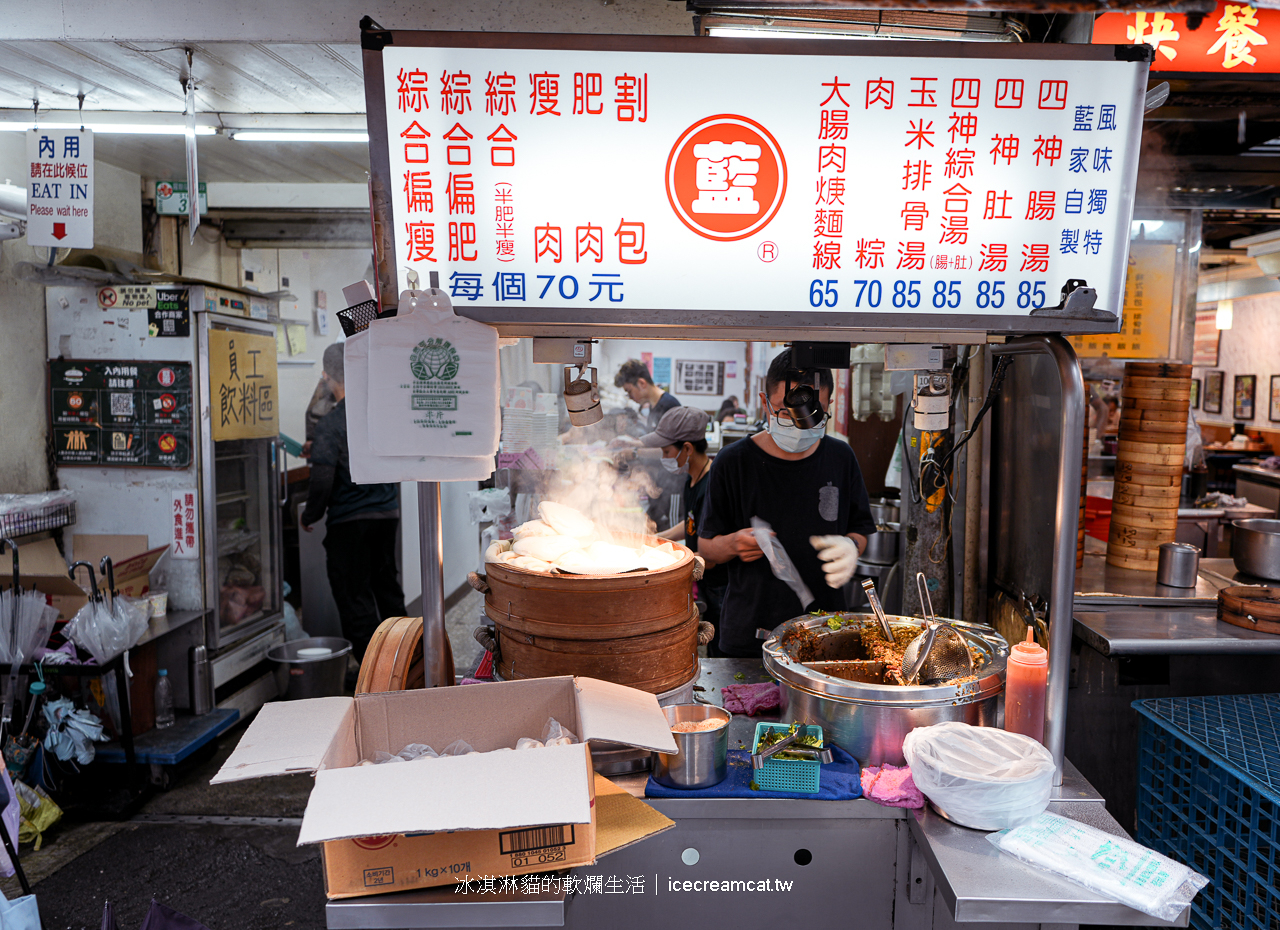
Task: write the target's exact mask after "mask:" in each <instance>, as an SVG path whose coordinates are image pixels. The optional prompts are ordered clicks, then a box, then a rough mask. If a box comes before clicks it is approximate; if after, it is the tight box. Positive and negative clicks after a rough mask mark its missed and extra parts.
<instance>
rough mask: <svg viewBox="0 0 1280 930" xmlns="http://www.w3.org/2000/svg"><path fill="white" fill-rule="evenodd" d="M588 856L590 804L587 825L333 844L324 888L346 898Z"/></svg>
mask: <svg viewBox="0 0 1280 930" xmlns="http://www.w3.org/2000/svg"><path fill="white" fill-rule="evenodd" d="M595 858H596V856H595V809H594V807H593V808H592V822H591V823H588V824H572V823H566V824H553V825H547V826H541V827H529V828H525V829H520V830H467V831H462V832H458V833H419V834H412V835H409V836H403V835H400V836H366V837H361V838H359V839H352V840H334V841H332V842H328V843H325V844H324V872H325V888H326V893H327V894H328V896H329V897H330V898H350V897H356V896H359V895H368V894H383V893H385V892H389V891H405V890H408V889H412V888H432V887H438V886H440V885H455V884H460V883H462V882H465V881H467V880H468V879H472V878H476V877H478V876H481V875H529V874H532V873H534V872H546V871H548V870H549V869H567V868H572V867H574V866H579V865H590V864H591V863H592V862H594V861H595Z"/></svg>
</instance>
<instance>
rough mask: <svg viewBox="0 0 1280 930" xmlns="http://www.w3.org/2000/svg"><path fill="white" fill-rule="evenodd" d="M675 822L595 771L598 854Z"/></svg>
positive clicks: (659, 831) (643, 837)
mask: <svg viewBox="0 0 1280 930" xmlns="http://www.w3.org/2000/svg"><path fill="white" fill-rule="evenodd" d="M675 825H676V822H675V821H674V820H672V819H671V818H670V817H667V816H666V815H665V814H662V813H660V812H659V811H656V810H654V809H653V808H652V807H650V806H649V805H648V804H646V803H644V801H641V800H639V799H638V798H635V797H632V796H631V794H630V793H629V792H627V791H626V790H625V789H623V788H619V787H618V786H617V785H615V784H614V783H613V782H611V781H609V779H607V778H605V777H604V776H603V775H596V858H597V859H599V858H600V857H601V856H607V855H608V854H609V853H611V852H617V851H618V850H619V849H626V848H627V847H628V846H633V845H635V844H636V843H638V842H640V841H641V840H646V839H648V838H649V837H651V836H657V835H658V834H659V833H665V832H666V831H667V830H670V829H671V828H672V827H674V826H675Z"/></svg>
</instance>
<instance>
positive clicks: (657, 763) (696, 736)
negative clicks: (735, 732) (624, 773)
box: [653, 704, 733, 790]
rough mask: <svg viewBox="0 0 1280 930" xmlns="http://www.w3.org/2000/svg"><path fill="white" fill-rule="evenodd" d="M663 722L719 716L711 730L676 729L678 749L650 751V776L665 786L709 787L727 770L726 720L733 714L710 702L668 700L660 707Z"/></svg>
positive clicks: (727, 728) (727, 721)
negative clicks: (716, 723)
mask: <svg viewBox="0 0 1280 930" xmlns="http://www.w3.org/2000/svg"><path fill="white" fill-rule="evenodd" d="M662 712H663V713H664V714H666V716H667V723H669V724H671V725H672V726H675V725H676V724H677V723H685V722H687V721H698V720H721V721H723V724H722V725H721V726H718V727H716V728H715V729H714V730H701V731H698V732H694V733H676V732H673V733H672V734H671V735H672V736H673V737H675V740H676V746H677V747H678V748H679V750H680V751H679V752H678V753H667V752H655V753H654V754H653V780H654V781H656V782H657V783H658V784H660V785H666V786H667V787H668V788H684V789H689V790H692V789H694V788H710V787H711V786H712V785H718V784H720V782H722V781H724V779H725V776H726V775H728V774H729V721H730V720H732V719H733V714H731V713H729V712H728V711H727V710H725V709H724V708H723V707H713V706H712V705H710V704H669V705H668V706H666V707H664V708H662Z"/></svg>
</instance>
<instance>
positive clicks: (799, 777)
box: [751, 722, 822, 794]
mask: <svg viewBox="0 0 1280 930" xmlns="http://www.w3.org/2000/svg"><path fill="white" fill-rule="evenodd" d="M774 730H776V731H781V732H782V733H787V732H789V731H790V730H791V724H789V723H763V722H762V723H757V724H756V735H755V737H754V738H753V739H752V741H751V749H752V751H753V752H754V751H755V748H756V747H757V746H759V745H760V737H762V736H764V735H765V734H766V733H768V732H770V731H774ZM800 735H801V736H816V737H817V738H818V745H819V746H821V745H822V727H820V726H816V725H814V724H805V725H802V726H801V727H800ZM782 751H783V752H784V753H785V752H786V750H785V749H783V750H782ZM821 775H822V763H821V762H811V761H809V760H808V759H776V758H769V759H766V760H765V763H764V765H762V766H761V767H760V768H758V769H756V770H755V772H754V773H752V776H751V780H752V782H754V783H755V786H756V787H757V788H759V789H760V790H761V791H793V792H795V793H797V794H817V793H818V782H819V780H820V778H821Z"/></svg>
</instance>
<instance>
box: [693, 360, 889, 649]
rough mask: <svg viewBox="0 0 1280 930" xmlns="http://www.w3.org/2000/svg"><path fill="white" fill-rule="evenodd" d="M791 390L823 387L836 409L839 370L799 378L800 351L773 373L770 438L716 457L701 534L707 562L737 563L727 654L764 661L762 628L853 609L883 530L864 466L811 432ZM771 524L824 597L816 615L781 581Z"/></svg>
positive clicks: (726, 625)
mask: <svg viewBox="0 0 1280 930" xmlns="http://www.w3.org/2000/svg"><path fill="white" fill-rule="evenodd" d="M788 375H789V376H790V382H791V384H793V385H794V384H796V383H801V382H802V383H807V384H812V383H813V380H814V377H815V375H816V376H817V381H818V400H819V402H820V403H821V405H822V409H823V410H829V409H830V404H831V391H832V385H833V381H832V377H831V371H830V370H829V369H825V368H822V369H817V370H816V371H804V372H799V373H797V372H796V370H795V368H794V366H793V364H792V361H791V350H790V349H785V350H784V351H783V352H782V353H781V354H780V355H778V357H777V358H775V359H774V360H773V363H772V364H771V365H770V366H769V371H768V374H767V375H766V376H765V391H764V393H763V394H761V395H760V400H761V403H762V404H763V405H764V408H765V413H766V421H765V422H766V424H767V426H766V429H765V431H764V432H761V433H757V434H756V435H754V436H752V437H751V438H750V439H747V440H745V441H742V442H736V443H733V444H732V445H730V446H728V447H727V448H725V449H724V450H723V451H722V452H721V453H720V454H719V455H717V456H716V458H715V462H714V464H713V465H712V466H711V472H710V475H709V480H708V486H707V492H706V493H707V502H706V505H705V508H704V510H703V513H702V519H701V521H700V525H699V527H698V535H699V536H700V537H701V538H700V539H699V540H698V551H699V553H700V554H701V555H702V556H703V558H705V559H707V560H708V561H712V562H717V563H727V564H726V568H727V570H728V576H729V587H728V591H727V592H726V594H725V599H724V605H723V609H722V614H721V622H720V650H721V652H722V653H723V654H724V655H727V656H734V657H742V658H754V657H756V656H759V655H760V645H761V644H760V641H759V640H757V639H756V635H755V633H756V628H757V627H764V628H766V629H773V628H774V627H776V626H777V625H778V624H780V623H782V622H783V621H785V620H789V619H791V618H792V617H795V616H798V615H799V614H801V613H802V612H804V611H805V610H817V609H823V610H843V609H845V607H846V606H847V605H846V604H845V601H844V592H843V590H842V589H843V587H844V585H845V584H846V583H847V582H848V581H849V579H850V578H852V577H853V572H854V569H855V568H857V565H858V556H859V555H860V554H861V552H862V551H863V550H864V549H866V546H867V537H868V536H870V535H871V534H872V533H874V532H875V530H876V524H875V520H874V519H873V518H872V516H871V507H870V504H869V503H868V500H867V488H866V484H865V483H864V482H863V480H862V472H861V470H860V469H859V468H858V460H857V457H856V456H855V455H854V454H853V450H852V449H850V448H849V446H848V444H847V443H843V442H840V441H839V440H836V439H832V438H831V437H829V436H826V435H825V433H826V427H825V423H823V424H820V425H818V426H815V427H811V428H808V429H802V428H800V427H798V426H796V424H795V423H794V422H793V420H792V417H791V414H790V413H789V412H788V410H787V408H786V406H785V404H784V397H785V395H786V393H787V383H788ZM752 517H759V518H760V519H762V520H764V521H765V522H766V523H768V524H769V525H770V526H771V527H772V528H773V532H774V535H775V536H776V537H777V539H778V541H779V542H780V543H781V544H782V547H783V548H784V549H785V550H786V551H787V554H788V555H789V556H790V557H791V561H792V562H794V563H795V566H796V569H797V570H798V571H799V573H800V576H801V578H803V579H804V582H805V584H806V585H807V586H808V588H809V590H810V591H811V592H812V593H813V595H814V602H813V603H812V604H810V605H808V607H807V608H806V607H804V605H802V604H801V603H800V600H799V598H797V597H796V595H795V593H794V592H793V591H792V590H791V588H790V587H788V586H787V585H786V584H785V583H784V582H782V581H780V580H779V579H777V578H775V577H774V575H773V572H772V570H771V569H770V567H769V563H768V562H767V561H766V560H765V559H764V553H763V552H762V551H761V549H760V546H759V544H758V543H757V542H756V539H755V534H754V532H753V531H752V529H751V518H752Z"/></svg>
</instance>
